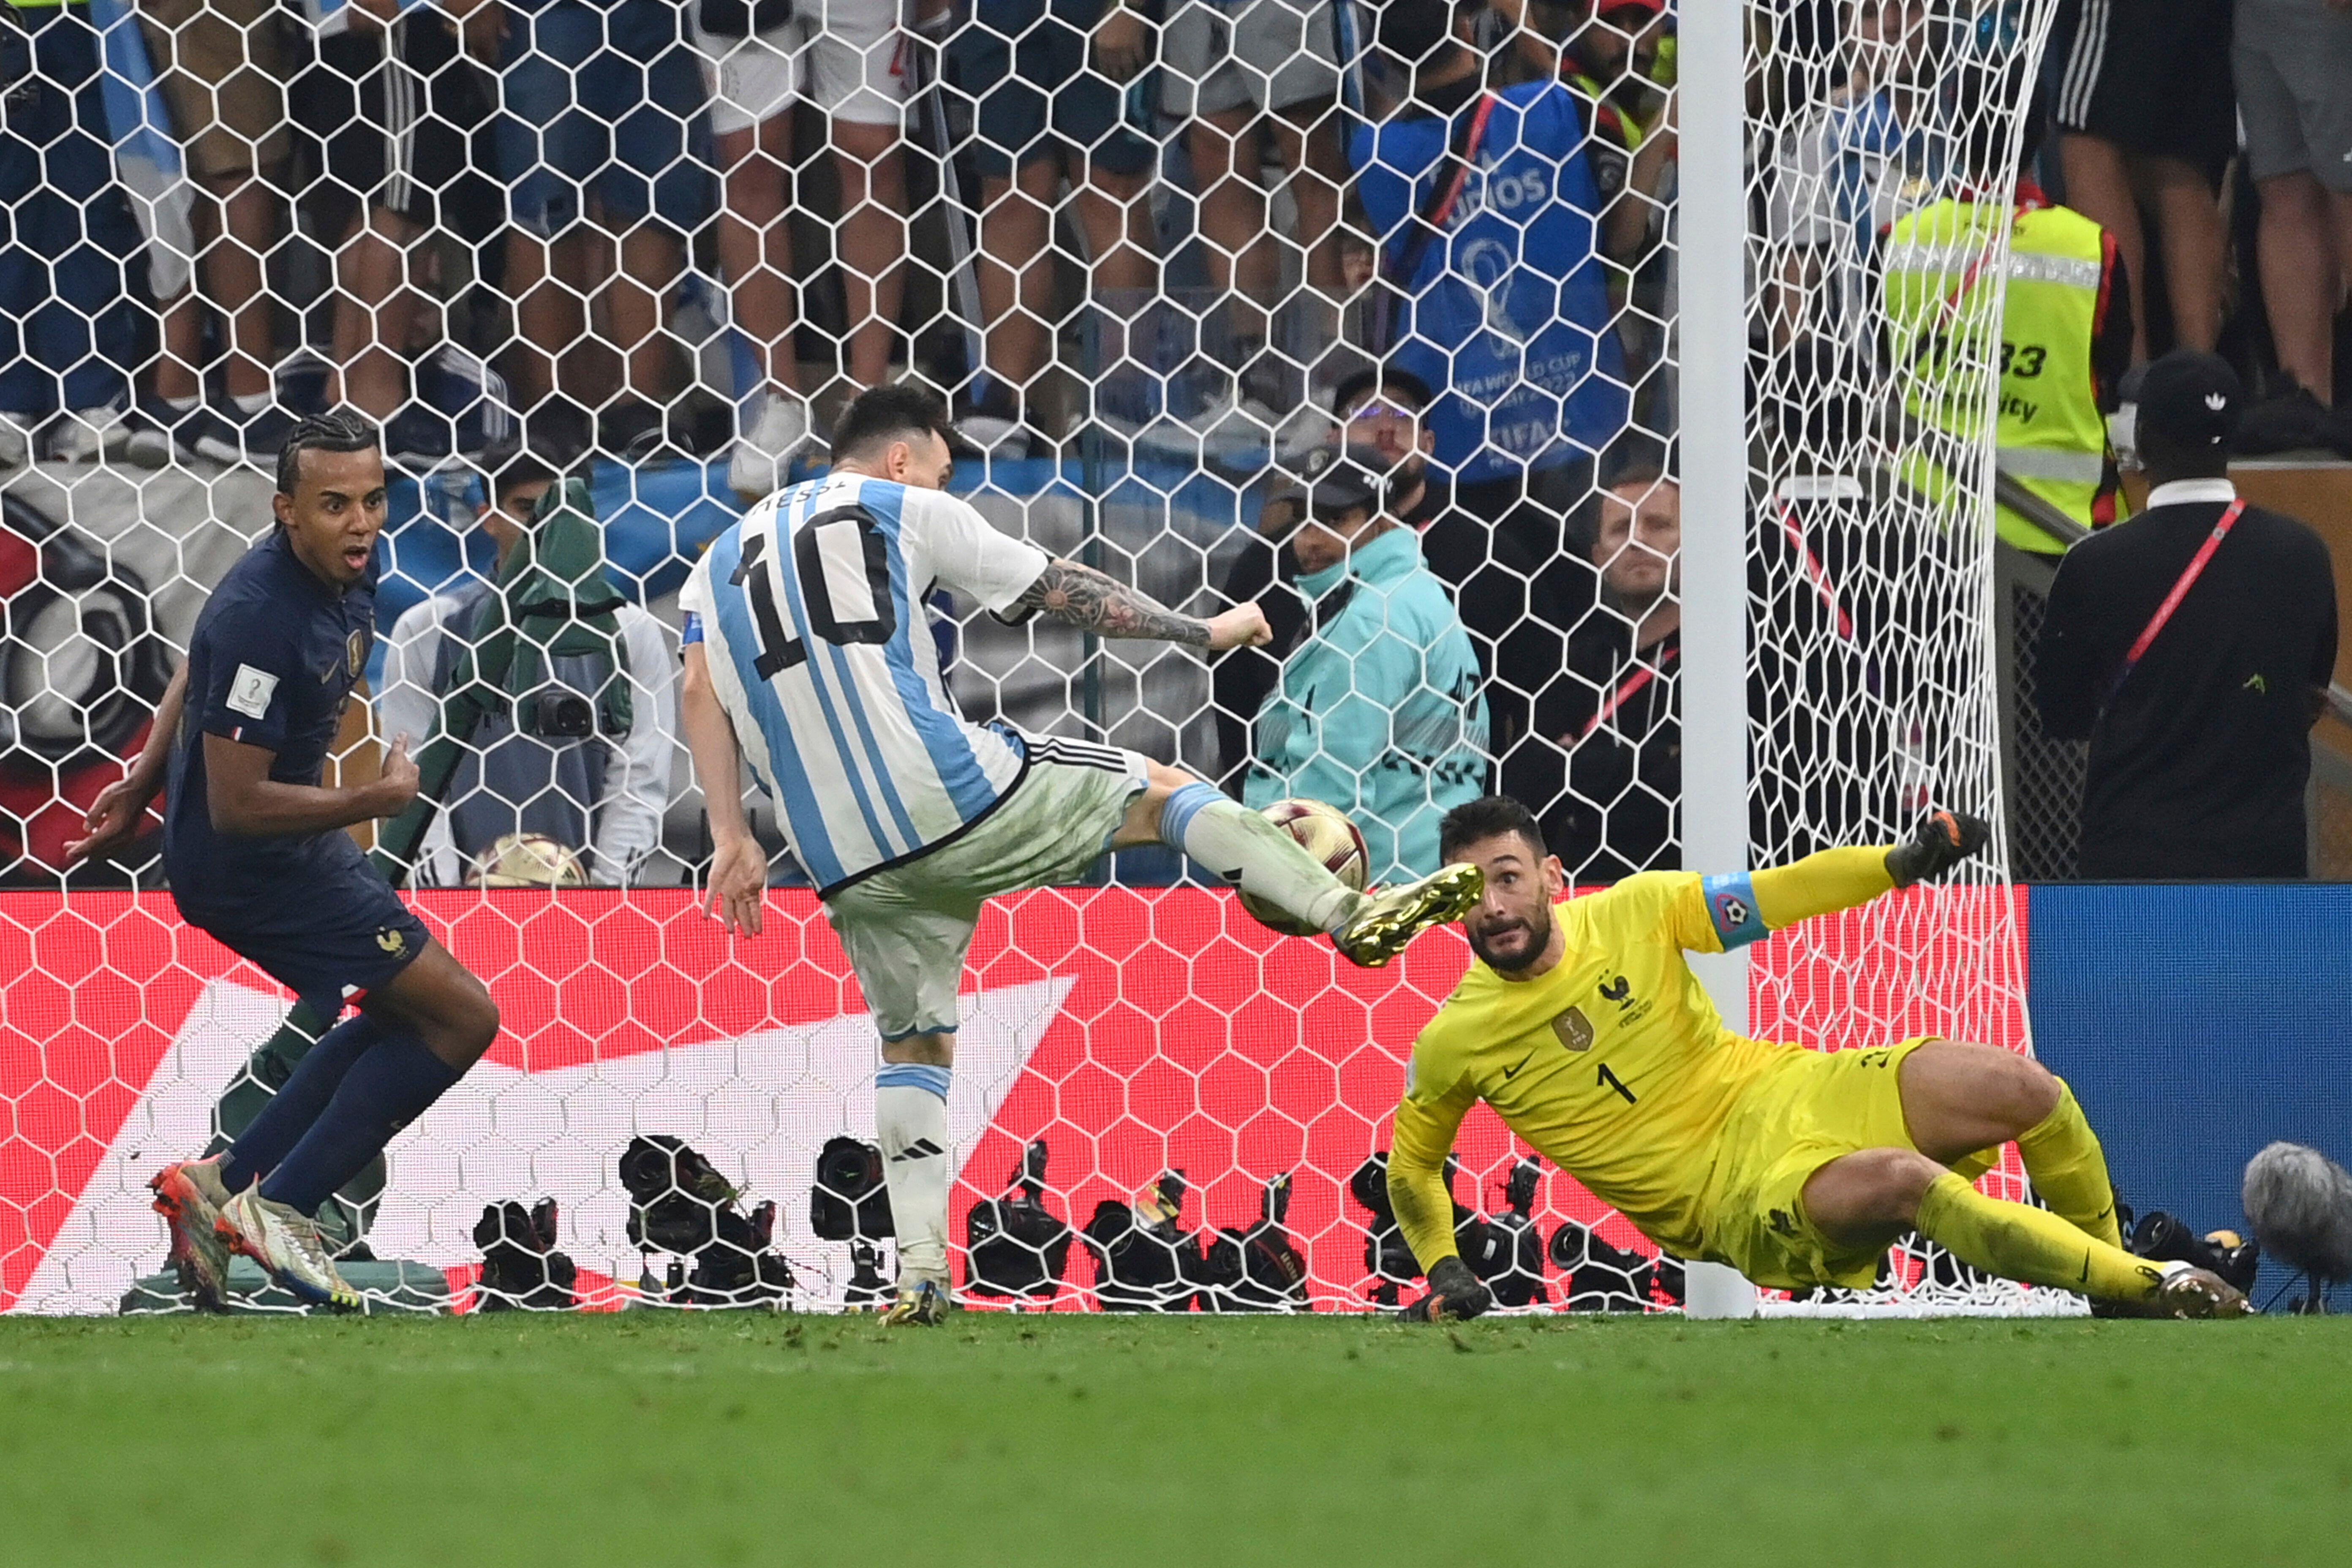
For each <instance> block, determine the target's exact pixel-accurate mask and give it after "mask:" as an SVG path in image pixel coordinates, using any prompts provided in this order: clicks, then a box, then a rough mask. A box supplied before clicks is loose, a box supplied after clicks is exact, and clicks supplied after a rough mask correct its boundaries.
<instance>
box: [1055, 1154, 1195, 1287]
mask: <svg viewBox="0 0 2352 1568" xmlns="http://www.w3.org/2000/svg"><path fill="white" fill-rule="evenodd" d="M1183 1209H1184V1173H1183V1172H1181V1171H1163V1172H1162V1173H1160V1174H1159V1175H1158V1176H1155V1177H1154V1178H1152V1180H1151V1182H1150V1184H1149V1185H1147V1186H1145V1187H1144V1188H1143V1190H1142V1191H1140V1192H1139V1193H1137V1194H1135V1201H1134V1203H1133V1204H1131V1205H1129V1204H1123V1203H1120V1202H1119V1201H1118V1199H1116V1198H1105V1199H1104V1200H1103V1201H1102V1202H1100V1203H1098V1204H1097V1205H1095V1212H1094V1217H1093V1218H1091V1219H1089V1220H1087V1228H1086V1230H1085V1231H1084V1232H1083V1233H1082V1234H1083V1236H1084V1237H1085V1240H1086V1244H1087V1255H1088V1256H1089V1257H1091V1258H1093V1259H1094V1262H1095V1298H1096V1300H1098V1301H1100V1302H1101V1303H1102V1309H1103V1310H1104V1311H1106V1312H1182V1311H1189V1310H1191V1309H1192V1299H1193V1297H1194V1296H1196V1295H1197V1294H1199V1292H1200V1290H1201V1288H1202V1283H1203V1279H1204V1276H1205V1274H1206V1262H1205V1260H1204V1259H1203V1258H1202V1255H1201V1243H1200V1238H1199V1237H1195V1236H1193V1235H1192V1233H1191V1232H1189V1231H1187V1230H1184V1229H1183V1228H1182V1227H1181V1226H1180V1225H1179V1223H1178V1221H1179V1220H1180V1219H1181V1216H1182V1214H1183Z"/></svg>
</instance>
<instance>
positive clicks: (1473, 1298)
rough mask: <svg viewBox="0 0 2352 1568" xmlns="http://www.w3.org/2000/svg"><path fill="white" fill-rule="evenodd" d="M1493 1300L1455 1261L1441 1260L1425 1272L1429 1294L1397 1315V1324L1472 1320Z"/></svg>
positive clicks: (1467, 1271)
mask: <svg viewBox="0 0 2352 1568" xmlns="http://www.w3.org/2000/svg"><path fill="white" fill-rule="evenodd" d="M1494 1304H1495V1298H1494V1297H1493V1296H1492V1295H1490V1294H1488V1293H1487V1289H1486V1287H1485V1286H1484V1285H1481V1284H1480V1283H1479V1282H1478V1277H1477V1276H1476V1275H1475V1274H1473V1273H1471V1272H1470V1266H1469V1265H1468V1264H1466V1263H1465V1262H1463V1261H1462V1259H1460V1258H1439V1259H1438V1260H1437V1267H1435V1268H1432V1269H1431V1270H1430V1271H1429V1294H1428V1295H1426V1296H1423V1298H1422V1299H1421V1300H1418V1301H1415V1302H1414V1303H1413V1304H1412V1306H1410V1307H1407V1308H1406V1309H1405V1310H1403V1311H1402V1312H1399V1313H1398V1314H1397V1321H1398V1322H1400V1323H1433V1322H1436V1321H1438V1320H1440V1319H1442V1318H1453V1319H1455V1320H1457V1321H1458V1320H1460V1319H1463V1318H1475V1317H1476V1316H1478V1314H1480V1313H1481V1312H1484V1311H1485V1310H1486V1309H1487V1308H1489V1307H1491V1306H1493V1305H1494Z"/></svg>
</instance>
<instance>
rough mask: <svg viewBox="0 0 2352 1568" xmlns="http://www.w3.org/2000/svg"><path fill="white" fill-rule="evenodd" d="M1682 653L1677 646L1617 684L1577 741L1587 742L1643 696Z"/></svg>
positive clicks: (1587, 722)
mask: <svg viewBox="0 0 2352 1568" xmlns="http://www.w3.org/2000/svg"><path fill="white" fill-rule="evenodd" d="M1681 651H1682V647H1681V645H1680V644H1676V645H1675V647H1670V648H1668V649H1666V651H1665V652H1664V654H1662V655H1660V656H1659V658H1658V662H1657V663H1656V664H1654V665H1648V664H1645V665H1643V666H1642V668H1639V669H1637V670H1635V671H1634V672H1633V674H1631V675H1629V676H1627V677H1626V678H1625V679H1622V680H1621V681H1619V682H1618V683H1617V689H1616V690H1614V691H1612V692H1611V693H1610V694H1609V698H1608V700H1607V701H1605V702H1603V703H1601V710H1600V711H1599V712H1597V713H1595V714H1593V715H1592V717H1591V718H1590V719H1587V720H1586V721H1584V729H1583V731H1582V732H1581V733H1580V734H1579V735H1578V736H1577V737H1576V738H1577V740H1578V741H1580V742H1581V741H1583V740H1586V739H1587V738H1589V737H1590V736H1591V733H1592V731H1595V730H1598V729H1599V728H1601V725H1603V724H1606V723H1607V722H1609V721H1610V719H1611V718H1612V716H1613V715H1614V714H1615V713H1616V711H1617V710H1619V709H1620V708H1622V707H1624V706H1625V704H1626V703H1628V702H1630V701H1632V700H1633V699H1634V698H1635V697H1637V696H1639V695H1640V694H1641V691H1642V688H1643V687H1645V686H1647V685H1649V684H1650V682H1652V681H1653V680H1655V679H1658V677H1659V676H1661V675H1663V674H1664V673H1665V669H1666V666H1668V665H1670V664H1672V663H1674V662H1675V655H1676V654H1678V653H1680V652H1681Z"/></svg>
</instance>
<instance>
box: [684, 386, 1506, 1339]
mask: <svg viewBox="0 0 2352 1568" xmlns="http://www.w3.org/2000/svg"><path fill="white" fill-rule="evenodd" d="M951 433H952V432H951V430H950V426H949V424H948V416H947V411H946V408H945V407H944V405H941V404H940V401H939V399H938V398H936V397H934V396H932V395H930V394H929V393H927V392H924V391H922V390H920V389H919V388H913V387H899V386H883V387H876V388H873V389H871V390H869V391H867V392H865V393H863V394H861V395H859V396H858V397H857V398H856V401H855V402H853V403H852V404H851V405H849V407H848V409H847V411H846V412H845V413H844V414H843V415H842V417H841V421H840V424H839V425H838V426H836V427H835V431H834V437H833V471H832V472H831V474H829V475H828V476H827V477H826V478H824V479H819V480H815V481H814V482H811V483H807V484H802V485H795V486H793V488H791V489H786V490H782V491H780V492H779V493H777V494H776V495H773V496H771V497H770V498H769V499H768V500H764V501H762V502H761V503H760V504H759V505H758V506H756V507H754V508H752V509H751V512H750V513H749V514H747V515H746V516H745V517H744V518H743V520H742V521H740V523H738V524H736V525H735V526H734V527H732V528H730V529H729V530H728V531H726V532H725V533H723V534H721V535H719V539H718V541H717V542H715V543H713V544H712V545H711V547H710V549H709V552H708V553H707V554H705V555H704V556H703V558H702V559H701V560H700V561H699V562H698V563H696V565H695V569H694V573H693V575H692V576H691V577H690V578H688V582H687V585H686V589H685V591H684V593H683V594H681V595H679V601H678V602H679V605H680V606H681V607H682V608H683V609H684V611H685V612H686V631H685V643H686V682H685V690H684V698H683V702H682V705H681V713H680V721H681V724H682V726H683V728H684V730H685V731H686V737H687V744H688V749H689V750H690V751H691V752H692V753H693V757H694V768H695V773H696V775H697V777H698V778H699V779H700V781H701V783H702V786H703V795H704V796H705V798H706V799H707V800H708V802H709V808H710V834H711V841H712V846H713V849H714V856H713V859H712V861H711V869H710V886H709V906H708V907H709V909H710V910H711V911H712V912H713V913H715V914H716V915H718V916H719V919H720V920H721V921H724V922H725V923H726V925H727V926H728V928H729V929H730V931H742V932H745V933H747V934H751V935H757V934H758V933H759V931H760V924H761V919H760V906H761V896H762V893H763V891H764V889H765V888H766V885H767V872H768V864H767V857H766V855H765V854H764V853H763V852H762V851H761V848H760V847H759V845H758V843H757V842H756V841H755V840H754V839H753V838H752V837H751V828H750V826H748V825H747V823H746V822H745V819H744V815H743V805H742V800H741V797H740V794H739V793H738V789H737V781H738V779H739V778H740V767H741V761H740V759H741V757H742V755H743V754H744V753H745V752H746V751H748V754H749V757H750V761H751V770H752V772H753V773H754V774H756V775H757V777H758V779H759V782H760V783H761V785H762V786H763V787H764V788H765V789H766V791H767V793H768V794H769V795H770V796H771V797H772V798H773V799H774V801H775V802H776V805H777V816H778V820H779V824H780V826H782V830H783V834H784V837H785V839H786V841H787V842H788V843H789V844H790V846H791V847H792V851H793V857H794V858H796V859H797V860H798V861H799V862H800V864H801V866H802V867H803V868H804V869H805V870H806V871H807V872H808V874H809V876H810V878H811V879H813V880H814V882H815V883H816V886H817V892H818V894H819V896H820V897H821V898H822V899H823V900H824V910H825V915H826V918H827V919H828V920H830V921H832V923H833V928H834V930H835V931H836V932H838V933H839V934H840V937H841V942H842V946H843V947H844V948H845V950H846V951H847V952H848V954H849V961H850V963H851V965H852V966H853V967H854V968H855V969H856V972H857V980H858V984H859V985H860V986H861V987H862V988H863V989H864V991H865V993H866V1006H867V1008H868V1010H869V1011H870V1012H871V1013H872V1015H873V1017H874V1023H875V1026H876V1027H877V1029H878V1030H879V1032H880V1033H881V1036H882V1061H883V1066H882V1069H881V1071H880V1073H879V1075H878V1076H877V1079H876V1089H875V1097H874V1098H875V1114H876V1118H877V1122H878V1123H879V1131H880V1139H879V1142H880V1143H881V1147H882V1154H883V1159H884V1163H885V1165H884V1168H885V1173H886V1175H887V1181H888V1185H889V1193H890V1210H891V1215H892V1220H893V1224H894V1226H895V1228H896V1230H897V1233H898V1267H899V1274H898V1300H897V1304H896V1305H895V1306H894V1307H893V1308H892V1310H891V1312H890V1314H889V1316H890V1319H891V1321H896V1322H903V1323H919V1324H930V1323H937V1322H939V1321H940V1319H941V1317H942V1316H943V1315H944V1313H945V1311H946V1310H947V1307H948V1305H949V1300H950V1295H949V1278H948V1259H947V1234H948V1215H947V1204H948V1185H949V1183H950V1180H951V1178H952V1176H953V1167H952V1164H951V1162H950V1151H949V1149H948V1133H947V1096H948V1086H949V1082H950V1068H951V1067H952V1065H953V1062H954V1056H955V1028H956V990H957V984H958V982H959V981H960V980H961V976H962V973H963V961H964V955H965V953H966V952H967V951H968V950H969V949H970V947H971V933H972V929H973V927H974V925H975V924H976V923H977V922H978V921H979V918H980V910H981V906H982V903H983V902H985V900H987V899H988V898H989V897H990V896H991V895H992V894H996V893H1006V892H1012V891H1014V890H1016V889H1023V888H1034V887H1043V886H1050V885H1052V884H1054V883H1057V882H1066V881H1070V880H1073V879H1076V877H1078V876H1079V875H1080V874H1081V873H1083V872H1084V871H1085V870H1086V869H1087V867H1089V866H1090V865H1092V864H1093V862H1094V861H1095V860H1096V859H1097V858H1099V857H1100V856H1101V855H1102V854H1103V853H1104V852H1106V851H1107V850H1111V849H1119V848H1127V847H1134V846H1138V845H1145V844H1167V845H1170V846H1172V847H1176V848H1179V849H1181V850H1183V851H1184V852H1185V853H1186V854H1187V855H1190V856H1192V858H1194V859H1196V860H1198V861H1200V862H1201V863H1202V865H1204V866H1206V867H1208V868H1211V869H1213V870H1214V871H1217V872H1218V873H1220V874H1222V875H1223V876H1225V877H1226V878H1228V879H1231V880H1233V881H1235V882H1237V883H1239V884H1240V886H1241V887H1242V889H1243V890H1244V891H1246V892H1249V893H1252V894H1255V895H1256V896H1258V897H1260V898H1262V899H1264V900H1266V901H1267V902H1269V903H1272V904H1274V905H1276V906H1277V907H1278V908H1280V909H1282V910H1285V911H1286V912H1287V913H1289V914H1291V915H1293V916H1294V917H1296V918H1297V919H1298V920H1300V921H1303V922H1305V923H1307V924H1308V925H1311V926H1313V927H1315V928H1316V929H1318V930H1320V931H1327V932H1328V933H1329V934H1330V937H1331V941H1332V943H1333V945H1335V946H1336V947H1338V948H1339V952H1341V953H1343V954H1344V955H1345V956H1347V957H1348V958H1349V959H1350V960H1351V961H1353V962H1355V963H1360V964H1366V965H1375V966H1376V965H1379V964H1383V963H1387V962H1389V960H1390V959H1391V958H1393V957H1394V956H1395V955H1396V954H1397V953H1398V952H1402V950H1403V948H1404V946H1405V944H1406V943H1407V942H1410V941H1411V940H1412V938H1413V937H1414V936H1415V935H1417V934H1418V933H1419V932H1421V931H1426V930H1428V929H1429V928H1430V927H1432V926H1433V925H1439V924H1442V923H1444V922H1445V921H1450V920H1454V919H1455V918H1457V917H1458V916H1459V915H1460V914H1461V913H1462V912H1463V910H1466V909H1467V908H1469V907H1470V905H1471V904H1472V903H1473V902H1474V901H1475V900H1476V899H1477V897H1478V889H1479V873H1478V871H1477V869H1476V868H1475V867H1470V866H1451V867H1447V868H1444V869H1442V870H1440V871H1438V872H1437V873H1435V874H1434V875H1433V876H1430V877H1426V878H1423V879H1421V880H1419V881H1415V882H1409V883H1405V884H1403V885H1402V886H1400V887H1397V888H1393V889H1387V890H1386V891H1383V892H1377V893H1369V894H1368V893H1361V892H1358V891H1356V890H1354V889H1350V888H1348V887H1346V886H1344V885H1343V884H1341V883H1340V882H1339V880H1338V879H1336V878H1334V877H1333V876H1332V875H1331V874H1330V872H1329V871H1328V870H1326V869H1325V868H1323V866H1322V865H1321V864H1320V863H1319V862H1318V861H1317V860H1316V859H1315V858H1313V857H1312V856H1310V855H1308V854H1307V851H1306V850H1304V849H1303V848H1301V847H1299V846H1298V844H1297V841H1296V840H1295V839H1293V838H1292V837H1290V835H1289V834H1288V833H1286V832H1285V831H1283V830H1282V829H1280V828H1278V827H1276V826H1274V825H1273V824H1271V823H1269V822H1267V821H1266V820H1265V818H1264V817H1262V816H1259V815H1258V814H1257V813H1255V812H1254V811H1250V810H1248V809H1246V808H1244V806H1242V805H1240V804H1239V803H1237V802H1235V801H1233V800H1230V799H1228V798H1227V797H1226V796H1225V795H1223V794H1221V793H1220V792H1219V791H1218V790H1217V789H1216V788H1214V787H1213V785H1210V784H1204V783H1202V781H1201V780H1199V779H1197V778H1194V777H1193V776H1192V775H1191V774H1190V773H1184V772H1183V771H1181V769H1177V768H1171V767H1169V766H1167V765H1165V764H1163V763H1155V762H1152V761H1150V759H1148V758H1146V757H1143V756H1141V755H1139V754H1138V753H1136V752H1129V751H1126V750H1123V749H1121V748H1119V747H1117V746H1107V745H1097V744H1095V743H1092V742H1082V741H1071V740H1064V739H1061V738H1058V737H1043V736H1033V735H1026V734H1023V733H1021V732H1020V731H1016V730H1013V729H1012V728H1010V727H1008V726H1005V725H1003V724H996V725H987V726H982V725H979V724H974V723H971V721H968V720H966V719H965V718H964V717H963V716H962V715H961V713H960V712H958V711H957V710H956V706H955V703H954V701H953V700H952V699H950V696H949V695H948V690H947V686H946V682H945V680H944V679H942V676H941V671H940V658H939V653H938V648H937V645H936V644H935V643H934V642H933V641H932V639H931V637H930V636H929V628H928V626H927V623H926V621H925V619H924V615H923V608H922V605H923V600H924V598H925V596H926V595H929V592H930V591H931V588H932V586H933V585H934V584H944V585H946V586H948V587H950V588H953V589H956V590H958V591H960V592H961V593H963V594H965V595H969V596H971V598H973V599H976V600H978V601H979V603H980V604H981V605H982V607H983V608H985V609H987V610H989V611H991V612H992V613H994V614H995V615H997V616H1000V617H1003V618H1005V619H1008V620H1019V619H1025V618H1027V617H1028V616H1034V615H1041V614H1042V615H1045V616H1052V617H1054V618H1055V619H1057V620H1061V621H1065V622H1067V623H1069V624H1070V625H1073V626H1082V627H1084V628H1086V629H1087V630H1088V631H1090V632H1092V633H1094V634H1095V635H1096V636H1097V637H1137V638H1151V639H1157V640H1160V641H1165V642H1174V643H1181V644H1184V645H1186V646H1188V647H1199V648H1205V649H1206V650H1208V651H1209V652H1212V653H1216V652H1220V651H1223V650H1224V649H1226V648H1233V647H1255V646H1257V645H1259V644H1261V643H1264V642H1265V640H1266V639H1267V637H1268V635H1269V634H1268V632H1267V629H1266V624H1265V616H1264V615H1263V614H1262V613H1260V611H1259V610H1258V607H1257V606H1256V605H1238V606H1236V607H1235V608H1233V609H1230V610H1227V611H1225V612H1223V614H1221V615H1217V616H1212V617H1210V618H1208V619H1206V620H1202V619H1200V618H1197V617H1195V616H1187V615H1181V614H1179V613H1177V612H1175V611H1172V610H1170V609H1168V608H1166V607H1164V606H1163V605H1159V604H1157V603H1155V602H1153V601H1152V600H1151V599H1150V597H1149V596H1148V595H1143V594H1140V593H1138V592H1136V591H1135V590H1134V589H1132V588H1129V587H1126V586H1124V585H1123V584H1119V583H1117V582H1115V581H1113V580H1112V579H1111V578H1109V577H1108V576H1105V575H1104V574H1102V573H1099V572H1097V571H1095V570H1093V569H1092V568H1090V567H1087V566H1081V565H1077V564H1075V563H1071V562H1067V561H1061V560H1056V559H1054V558H1052V557H1049V556H1047V555H1046V554H1045V552H1043V551H1041V550H1039V549H1037V548H1036V547H1035V546H1034V545H1031V544H1028V543H1025V542H1022V541H1020V540H1017V539H1013V538H1012V537H1010V536H1009V535H1006V534H1003V533H1000V532H998V531H996V530H995V529H993V528H992V527H990V526H989V525H988V522H987V521H986V520H984V519H983V518H982V516H981V515H980V513H979V512H977V511H975V510H973V509H972V508H971V506H970V505H969V504H968V503H966V502H964V501H961V500H957V499H955V498H954V497H952V496H950V495H948V494H947V493H946V490H945V486H946V484H947V481H948V477H949V474H950V471H951V469H952V468H953V464H954V459H953V456H952V454H951V452H950V446H949V438H950V435H951ZM747 742H748V744H746V743H747Z"/></svg>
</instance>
